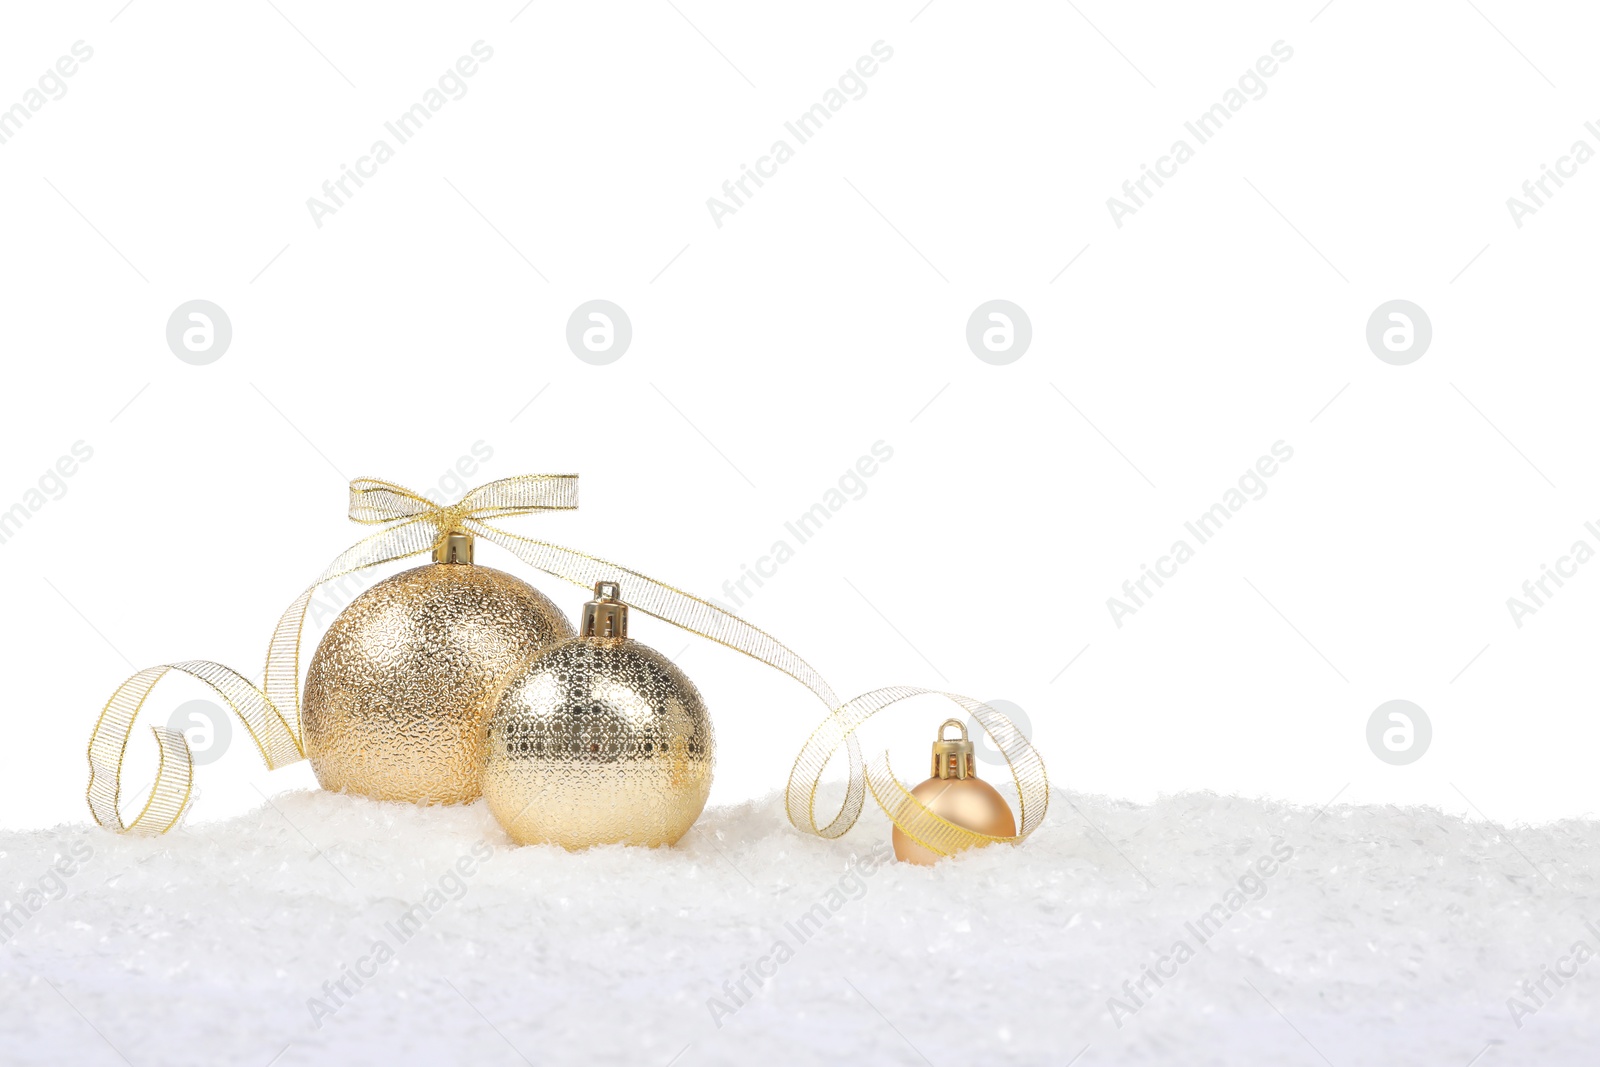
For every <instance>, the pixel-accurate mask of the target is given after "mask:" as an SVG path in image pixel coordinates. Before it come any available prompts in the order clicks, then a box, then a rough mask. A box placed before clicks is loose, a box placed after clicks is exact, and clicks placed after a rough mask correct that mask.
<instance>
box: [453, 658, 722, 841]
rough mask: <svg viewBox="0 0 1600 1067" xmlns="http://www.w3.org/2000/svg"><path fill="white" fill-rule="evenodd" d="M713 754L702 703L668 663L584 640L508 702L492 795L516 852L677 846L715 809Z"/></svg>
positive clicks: (491, 775)
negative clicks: (519, 847)
mask: <svg viewBox="0 0 1600 1067" xmlns="http://www.w3.org/2000/svg"><path fill="white" fill-rule="evenodd" d="M712 749H713V741H712V734H711V719H710V717H709V716H708V715H707V713H706V708H705V704H704V703H703V702H702V701H701V699H700V693H699V691H698V690H697V689H695V687H694V683H693V682H691V681H689V679H688V678H687V677H686V676H685V675H684V673H683V672H682V671H680V670H679V669H678V668H677V666H676V665H674V664H673V662H672V661H671V660H669V659H667V657H665V656H663V655H661V654H660V653H659V652H656V651H655V650H654V649H652V648H649V647H648V646H646V645H641V644H640V643H638V642H637V641H631V640H627V639H625V638H623V639H612V640H604V639H592V638H577V639H575V640H573V641H570V642H568V643H567V644H564V645H561V646H559V647H557V648H555V649H552V650H551V651H549V652H546V653H545V654H544V655H542V656H540V657H539V658H538V659H536V660H534V661H533V662H532V663H530V664H529V665H528V666H527V667H526V668H524V670H523V671H522V672H521V674H519V675H518V676H517V678H516V680H515V681H513V682H512V683H511V684H510V686H508V687H507V689H506V691H505V693H504V695H502V696H501V698H500V703H499V706H498V707H497V708H496V710H495V713H494V717H493V719H492V720H490V723H489V752H488V761H487V763H486V764H485V767H484V776H483V795H484V798H485V799H487V800H488V802H489V809H490V810H491V811H492V812H493V813H494V816H495V818H496V819H498V820H499V821H500V825H501V826H503V827H505V829H506V832H507V833H508V834H510V835H511V837H512V839H513V840H514V841H516V842H517V843H518V844H525V845H526V844H544V843H549V844H558V845H562V846H565V847H566V848H571V849H577V848H588V847H589V846H591V845H600V844H616V843H620V844H628V845H646V846H652V847H653V846H656V845H670V844H672V843H674V842H675V841H677V840H678V839H679V838H680V837H682V836H683V835H684V834H685V833H687V832H688V830H689V827H690V826H691V825H693V824H694V821H695V819H697V818H699V816H700V812H701V811H702V810H703V809H704V808H705V806H706V797H707V796H708V795H709V794H710V792H711V764H712V755H713V753H712Z"/></svg>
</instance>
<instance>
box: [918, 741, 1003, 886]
mask: <svg viewBox="0 0 1600 1067" xmlns="http://www.w3.org/2000/svg"><path fill="white" fill-rule="evenodd" d="M947 726H954V727H956V728H957V729H959V730H960V731H961V737H960V738H959V739H957V738H952V739H950V740H948V741H947V740H945V737H944V731H945V727H947ZM972 757H973V748H972V742H971V741H970V740H968V739H967V728H966V726H965V725H964V724H963V723H962V722H961V720H960V719H946V720H945V721H944V722H943V723H942V724H941V725H940V727H939V738H938V740H936V741H934V743H933V777H932V778H929V779H928V780H927V781H926V782H923V783H922V784H921V785H919V786H916V787H915V788H913V789H912V790H911V795H912V796H914V797H916V798H917V799H918V800H919V801H921V802H922V806H923V807H925V808H927V809H928V810H929V811H931V812H933V813H934V814H935V815H937V816H939V818H941V819H944V820H945V821H946V822H953V823H955V824H956V825H957V826H959V827H961V828H962V829H965V830H971V831H973V832H974V833H979V834H988V835H989V836H990V837H1015V836H1016V833H1017V822H1016V819H1015V818H1013V817H1012V815H1011V808H1010V807H1008V806H1007V805H1006V800H1005V797H1002V796H1001V795H1000V794H999V792H997V791H996V790H995V788H994V786H992V785H990V784H989V783H988V782H985V781H984V780H983V779H981V778H979V777H978V771H977V768H976V767H974V766H973V763H972ZM893 836H894V854H895V856H896V857H897V858H899V859H900V860H902V861H904V862H906V863H917V864H921V865H922V866H930V865H932V864H934V863H937V862H939V860H941V859H943V858H944V857H943V856H941V855H940V854H939V853H937V852H934V851H933V850H932V849H929V848H927V847H925V846H923V845H920V844H918V843H917V842H916V841H913V840H912V839H911V838H909V837H907V836H906V835H905V834H904V833H901V831H900V827H898V826H896V827H895V828H894V835H893Z"/></svg>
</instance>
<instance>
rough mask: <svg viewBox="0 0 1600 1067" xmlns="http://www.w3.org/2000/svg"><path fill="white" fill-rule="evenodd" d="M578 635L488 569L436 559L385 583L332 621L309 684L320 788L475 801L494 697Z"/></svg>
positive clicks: (310, 745)
mask: <svg viewBox="0 0 1600 1067" xmlns="http://www.w3.org/2000/svg"><path fill="white" fill-rule="evenodd" d="M452 536H453V537H461V536H464V535H452ZM466 554H467V555H468V558H470V541H469V542H467V545H466ZM436 558H437V556H436ZM457 558H460V557H459V555H458V557H457ZM571 636H572V624H571V623H570V622H568V621H567V617H566V616H565V615H563V614H562V613H561V610H560V609H559V608H557V607H556V606H555V604H553V603H551V601H550V600H549V598H547V597H546V596H544V595H543V594H542V593H540V592H539V591H538V590H537V589H535V588H533V586H531V585H529V584H528V583H526V582H524V581H522V580H521V579H519V578H515V577H513V576H511V575H509V574H506V573H505V572H503V571H497V570H493V569H491V568H489V567H478V566H474V565H472V564H471V563H470V562H450V563H446V562H435V563H430V564H428V565H427V566H424V567H418V568H416V569H415V570H409V571H406V572H404V573H403V574H397V575H395V576H394V577H392V578H388V579H386V580H384V581H382V582H379V583H378V584H377V585H375V586H373V587H372V588H371V589H369V590H367V591H366V592H365V593H362V594H361V595H360V596H359V597H357V598H356V599H355V600H354V601H353V602H352V603H351V604H350V606H349V607H348V608H346V609H345V610H344V612H343V613H342V614H340V615H339V617H338V618H337V619H335V620H334V621H333V625H332V626H330V627H329V628H328V632H327V634H326V635H325V636H324V637H323V639H322V643H321V644H320V645H319V646H318V647H317V653H316V656H315V658H313V659H312V661H311V670H310V671H309V673H308V674H307V676H306V689H305V701H304V705H303V715H304V719H303V723H304V731H305V745H306V755H307V756H309V757H310V759H311V766H312V769H313V770H315V771H316V774H317V781H318V782H320V783H321V784H322V787H323V788H324V789H328V790H332V791H334V792H343V793H358V794H360V795H362V796H367V797H372V798H373V799H374V800H405V801H410V802H412V803H416V804H460V803H466V802H468V801H472V800H476V799H477V798H478V797H479V796H480V795H481V794H482V780H483V754H484V730H485V727H487V725H488V722H489V716H490V715H491V714H492V713H493V711H494V701H495V698H496V697H497V696H498V695H499V694H500V690H501V689H502V688H504V686H505V684H506V682H507V681H508V680H509V679H510V678H511V676H512V674H513V673H514V672H515V671H516V670H517V668H518V667H520V666H521V665H522V664H524V663H526V662H527V661H528V659H530V658H531V657H533V656H535V655H537V654H538V653H540V652H543V651H544V650H545V649H547V648H550V647H552V646H554V645H556V644H558V643H560V642H562V641H565V640H567V639H568V638H570V637H571Z"/></svg>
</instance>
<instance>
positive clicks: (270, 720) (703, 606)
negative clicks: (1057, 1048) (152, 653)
mask: <svg viewBox="0 0 1600 1067" xmlns="http://www.w3.org/2000/svg"><path fill="white" fill-rule="evenodd" d="M577 506H578V478H577V475H572V474H542V475H541V474H531V475H520V476H518V477H514V478H504V479H501V480H499V481H495V482H490V483H488V484H487V485H483V486H480V487H479V488H477V489H474V490H473V491H472V492H470V493H468V494H467V495H466V496H465V497H464V498H462V500H461V502H460V503H458V504H455V505H450V506H442V505H438V504H435V503H433V502H432V501H430V500H428V499H427V498H425V497H422V496H419V495H417V494H416V493H413V492H411V491H410V490H409V489H405V488H403V487H401V486H398V485H395V484H393V483H391V482H384V481H379V480H377V479H372V478H358V479H356V480H355V481H353V482H351V483H350V519H351V521H353V522H358V523H362V524H365V525H372V526H382V527H383V529H381V530H379V531H378V532H377V533H374V534H372V535H371V536H369V537H367V538H365V539H363V540H361V541H359V542H357V543H356V544H354V545H352V546H351V547H350V548H348V549H346V550H345V551H344V552H343V553H342V554H341V555H340V556H339V557H338V558H337V559H335V560H334V561H333V562H332V563H331V564H329V565H328V568H327V569H326V570H325V571H323V572H322V575H321V576H320V577H318V578H317V580H316V581H315V582H313V583H311V585H310V586H309V587H308V588H307V589H306V591H305V592H303V593H301V594H300V596H299V597H297V598H296V599H295V601H294V603H292V604H290V605H289V609H288V610H287V611H285V612H284V613H283V616H282V618H280V619H279V620H278V626H277V629H276V630H275V631H274V632H273V635H272V643H271V645H270V646H269V648H268V650H267V663H266V672H265V674H264V675H263V679H262V684H261V686H260V688H257V687H256V686H255V685H253V684H252V683H251V682H250V681H249V680H248V679H246V678H245V677H243V676H242V675H240V674H239V673H238V672H236V671H234V670H232V669H230V668H228V667H225V666H223V665H221V664H219V663H211V662H208V661H204V660H186V661H183V662H178V663H171V664H166V665H162V666H157V667H149V668H146V669H144V670H142V671H139V672H138V673H136V674H134V675H133V676H132V677H130V678H129V679H128V680H127V681H125V682H123V683H122V685H121V686H119V687H118V689H117V691H116V692H115V693H113V694H112V696H111V699H110V700H109V701H107V703H106V706H105V708H104V710H103V711H101V713H100V718H99V721H98V722H97V723H96V724H95V728H94V733H93V734H92V735H91V737H90V738H89V788H88V799H89V810H90V811H91V812H92V813H93V815H94V819H95V822H97V823H99V824H100V825H101V826H103V827H105V828H107V829H109V830H115V831H118V832H124V833H137V834H161V833H165V832H166V831H168V830H170V829H171V828H172V827H173V826H174V825H176V823H177V822H178V819H179V818H180V817H181V816H182V814H183V811H184V808H185V807H187V805H188V803H189V800H190V797H191V794H192V790H193V784H194V765H193V760H192V758H191V755H190V752H189V746H188V742H187V741H186V739H185V738H184V736H183V734H181V733H179V732H177V731H174V730H171V729H168V728H165V727H161V726H152V727H151V730H152V731H153V732H154V734H155V738H156V742H157V746H158V748H159V750H160V757H161V758H160V763H159V765H158V766H157V768H156V777H155V784H154V785H153V786H152V788H151V791H150V796H149V798H148V800H147V801H146V802H145V804H144V807H143V809H142V810H141V811H140V812H139V814H138V815H137V816H136V817H135V818H134V819H133V821H132V822H129V823H124V822H123V820H122V815H121V811H120V808H119V800H120V796H121V782H122V768H123V760H124V756H125V754H126V751H127V745H128V737H129V735H130V734H131V732H132V729H133V723H134V720H135V719H136V718H137V717H138V715H139V712H140V710H141V709H142V708H143V706H144V703H145V701H146V700H147V699H148V697H149V695H150V693H151V691H152V690H153V689H154V688H155V687H156V685H157V684H158V683H159V682H160V681H161V679H162V678H164V677H165V676H166V675H167V674H168V673H169V672H171V671H177V672H179V673H181V674H187V675H189V676H190V677H192V678H196V679H198V680H199V681H201V682H203V683H205V684H206V685H207V686H209V687H210V688H211V689H212V690H213V691H214V692H216V694H217V695H218V696H220V697H221V698H222V699H223V701H224V702H225V703H226V704H227V706H228V708H229V709H230V710H231V711H232V712H233V713H234V714H235V715H236V716H237V717H238V718H239V719H240V721H242V722H243V723H244V725H245V728H246V730H247V731H248V732H249V734H250V738H251V740H252V741H254V742H255V745H256V747H257V749H258V750H259V751H260V752H261V756H262V759H263V760H264V761H265V762H266V765H267V767H268V768H269V769H276V768H278V767H282V766H285V765H287V764H290V763H295V762H297V761H299V760H302V759H304V758H305V744H304V740H303V735H302V733H301V729H300V643H301V633H302V630H303V629H304V626H305V618H306V613H307V611H308V609H309V607H310V604H311V598H312V596H313V595H314V594H315V593H316V590H317V588H318V587H319V586H321V585H322V584H323V583H325V582H329V581H332V580H334V579H336V578H339V577H342V576H344V575H346V574H350V573H353V572H355V571H358V570H362V569H365V568H367V567H373V566H377V565H378V564H381V563H388V562H391V561H394V560H400V559H405V558H408V557H411V556H417V555H421V554H423V553H425V552H429V551H431V550H432V549H433V548H434V547H435V546H436V545H437V544H439V543H440V542H441V541H442V540H443V539H444V538H445V537H446V536H447V535H448V534H449V533H450V532H451V531H452V530H458V529H459V530H466V531H468V532H470V533H471V534H473V535H474V536H476V537H480V538H482V539H484V540H486V541H490V542H493V543H494V544H497V545H499V546H501V547H502V548H504V549H506V550H507V551H509V552H511V553H512V554H513V555H515V556H516V557H517V558H518V559H520V560H522V561H523V562H524V563H526V564H528V565H529V566H531V567H534V568H535V569H537V570H541V571H544V572H545V573H546V574H549V575H552V576H554V577H557V578H561V579H564V580H566V581H569V582H572V583H573V584H575V585H578V586H581V587H583V588H584V589H592V588H593V587H594V583H595V582H597V581H620V583H621V585H622V588H623V590H624V593H625V597H626V600H627V602H628V604H629V605H630V606H631V607H633V608H634V609H636V610H638V611H642V612H644V613H645V614H647V615H653V616H655V617H656V618H658V619H661V620H663V621H665V622H669V623H672V624H673V625H675V626H678V627H681V628H682V629H685V630H688V631H689V632H691V633H695V634H699V635H700V636H702V637H705V638H708V639H709V640H712V641H715V642H716V643H718V644H720V645H724V646H726V647H728V648H732V649H735V650H736V651H739V652H743V653H744V654H745V655H747V656H751V657H752V658H754V659H757V660H760V661H761V662H762V663H765V664H767V665H768V666H769V667H774V668H776V669H778V670H780V671H782V672H783V673H785V674H787V675H789V676H790V677H791V678H793V679H795V680H796V681H798V682H799V683H800V684H802V685H804V686H805V687H806V688H807V689H809V690H811V692H812V693H813V694H814V695H815V696H816V697H817V698H818V699H819V700H821V701H822V702H823V704H824V705H825V706H826V707H827V708H828V709H829V711H830V714H829V715H828V717H827V718H826V719H824V720H823V722H822V724H821V725H819V726H818V727H817V729H816V730H815V731H814V732H813V733H812V735H811V737H810V738H809V739H808V740H807V741H806V743H805V746H804V747H803V748H802V749H801V751H800V754H799V756H798V757H797V758H796V760H795V764H794V768H793V770H792V771H791V772H790V775H789V784H788V788H787V790H786V791H785V806H786V808H787V811H788V815H789V820H790V822H792V823H793V824H794V825H795V826H796V827H798V828H799V829H801V830H805V831H807V832H809V833H813V834H817V835H818V836H821V837H825V838H836V837H839V836H841V835H842V834H844V833H845V832H846V831H847V830H849V829H850V827H851V826H853V825H854V824H855V822H856V819H857V818H858V817H859V816H860V814H861V808H862V805H863V803H864V802H865V799H866V795H867V793H868V792H869V791H870V792H871V794H872V796H873V798H874V799H875V800H876V801H877V802H878V804H879V805H880V806H881V807H882V808H883V809H884V811H885V812H886V813H888V816H889V818H890V820H891V821H893V823H894V824H895V825H896V826H897V827H899V828H900V830H901V831H902V832H904V833H905V834H907V835H908V836H909V837H911V838H912V839H914V840H916V841H917V842H919V843H920V844H922V845H924V846H926V847H927V848H929V849H931V850H932V851H935V852H938V853H941V854H950V853H953V852H956V851H959V850H960V849H962V848H967V847H969V846H971V845H975V844H987V843H989V842H991V841H997V840H1000V841H1018V840H1021V839H1022V838H1024V837H1027V836H1028V835H1029V834H1030V833H1032V832H1033V831H1034V829H1035V828H1037V827H1038V825H1039V823H1040V822H1041V821H1042V820H1043V819H1044V814H1045V809H1046V807H1047V806H1048V804H1049V798H1050V787H1049V781H1048V779H1047V777H1046V775H1045V769H1044V762H1043V761H1042V760H1041V759H1040V757H1039V753H1038V751H1037V750H1036V749H1034V747H1033V745H1032V744H1030V743H1029V741H1028V739H1027V738H1025V737H1023V736H1022V733H1021V731H1019V730H1018V729H1017V728H1016V727H1015V725H1013V724H1012V722H1011V721H1010V720H1009V719H1007V718H1006V717H1005V716H1004V715H1002V714H1000V713H999V712H998V711H996V710H994V709H993V708H991V707H989V706H988V705H987V704H984V703H981V702H979V701H976V700H972V699H970V698H968V697H964V696H958V695H956V694H953V693H942V694H940V695H942V696H945V697H947V698H948V699H950V700H951V701H953V702H954V703H956V704H958V705H959V706H960V707H962V708H963V709H964V710H966V711H967V712H969V713H970V714H971V715H972V716H973V717H974V718H976V720H977V721H978V723H979V725H980V726H982V727H983V729H984V732H985V733H987V734H988V735H989V737H990V739H991V740H993V741H994V743H995V744H996V746H997V747H998V748H999V750H1000V752H1001V754H1002V755H1003V756H1004V758H1005V760H1006V763H1007V765H1008V767H1009V769H1010V772H1011V776H1012V779H1013V781H1014V782H1015V784H1016V786H1017V795H1018V803H1019V807H1020V809H1021V810H1020V812H1019V815H1020V816H1021V818H1020V819H1019V820H1018V832H1017V835H1016V837H1014V838H994V837H990V836H988V835H985V834H979V833H974V832H973V831H970V830H967V829H964V828H963V827H960V826H957V825H955V824H954V823H951V822H948V821H947V820H945V819H942V818H940V817H939V816H937V815H935V814H934V813H933V812H931V811H929V810H928V809H927V808H926V807H924V806H923V805H922V804H921V803H920V802H919V801H917V799H916V798H915V797H913V796H912V795H911V794H910V792H909V791H908V790H907V789H906V788H905V787H904V786H903V785H902V784H901V783H900V781H899V780H898V779H897V778H896V777H895V776H894V773H893V771H892V770H891V768H890V766H889V762H888V758H887V756H880V757H878V758H876V759H875V760H873V762H872V763H871V765H868V764H866V763H865V761H864V760H863V758H862V755H861V745H860V742H859V741H858V740H857V738H856V730H857V728H858V727H860V726H861V724H862V723H864V722H866V721H867V720H868V719H870V718H871V717H872V716H873V715H876V714H877V713H878V712H879V711H882V710H883V709H885V708H887V707H889V706H890V705H891V704H895V703H898V702H900V701H902V700H907V699H910V698H911V697H916V696H922V695H925V694H930V693H935V692H937V691H936V690H928V689H917V688H912V687H891V688H887V689H878V690H874V691H873V692H870V693H865V694H863V695H861V696H858V697H856V698H854V699H853V700H850V701H848V702H846V703H843V704H841V703H840V702H839V700H838V698H837V697H836V696H835V694H834V692H833V690H832V688H831V687H829V685H828V683H827V682H826V681H824V680H823V678H822V676H821V675H819V674H818V673H817V672H816V671H815V670H814V669H812V667H811V665H810V664H808V663H806V662H805V660H803V659H801V658H800V657H799V656H797V655H796V654H795V653H794V652H792V651H790V650H789V648H788V647H786V646H785V645H783V644H782V643H780V642H779V641H778V640H777V639H776V638H774V637H772V636H771V635H770V634H767V633H766V632H764V631H762V630H760V629H757V628H756V627H754V626H752V625H750V624H749V623H747V622H745V621H744V620H743V619H741V618H739V617H738V616H737V615H734V614H732V613H730V612H728V611H725V610H723V609H722V608H719V607H717V606H716V605H715V604H712V603H710V602H709V601H706V600H702V599H700V598H699V597H696V596H693V595H691V594H689V593H686V592H684V591H682V590H681V589H676V588H674V587H672V586H669V585H665V584H663V583H661V582H658V581H656V580H655V579H653V578H650V577H648V576H646V575H643V574H640V573H639V572H637V571H634V570H630V569H629V568H627V567H623V566H620V565H618V564H615V563H610V562H608V561H606V560H603V559H597V558H596V557H594V556H589V555H585V554H584V553H581V552H575V551H573V550H571V549H568V548H562V547H560V546H558V545H552V544H549V543H547V542H544V541H536V540H533V539H531V538H527V537H522V536H519V535H517V534H513V533H510V532H508V531H506V530H503V529H500V528H499V527H497V526H494V525H491V524H490V522H489V521H488V520H490V519H498V518H505V517H510V516H514V515H525V514H529V513H532V512H538V511H565V510H572V509H574V508H576V507H577ZM840 747H843V748H844V749H845V751H846V754H847V757H848V763H849V777H848V780H847V785H846V789H845V796H844V800H843V803H842V804H841V805H840V808H839V810H838V812H837V813H836V814H834V816H833V817H832V818H831V819H828V821H827V822H826V823H819V822H818V812H817V792H818V787H819V785H820V784H821V781H822V778H823V775H824V773H825V771H826V768H827V766H828V764H829V762H830V761H831V760H832V758H833V756H834V755H835V754H836V753H837V752H838V751H839V749H840Z"/></svg>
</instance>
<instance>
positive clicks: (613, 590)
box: [578, 582, 628, 641]
mask: <svg viewBox="0 0 1600 1067" xmlns="http://www.w3.org/2000/svg"><path fill="white" fill-rule="evenodd" d="M621 597H622V588H621V586H619V585H617V583H616V582H595V583H594V599H593V600H591V601H589V602H588V603H586V604H584V605H583V622H582V623H581V624H580V625H579V627H578V636H579V637H585V638H597V639H599V640H602V641H620V640H622V639H623V638H624V637H627V636H628V605H626V604H624V603H623V602H622V600H621Z"/></svg>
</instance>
